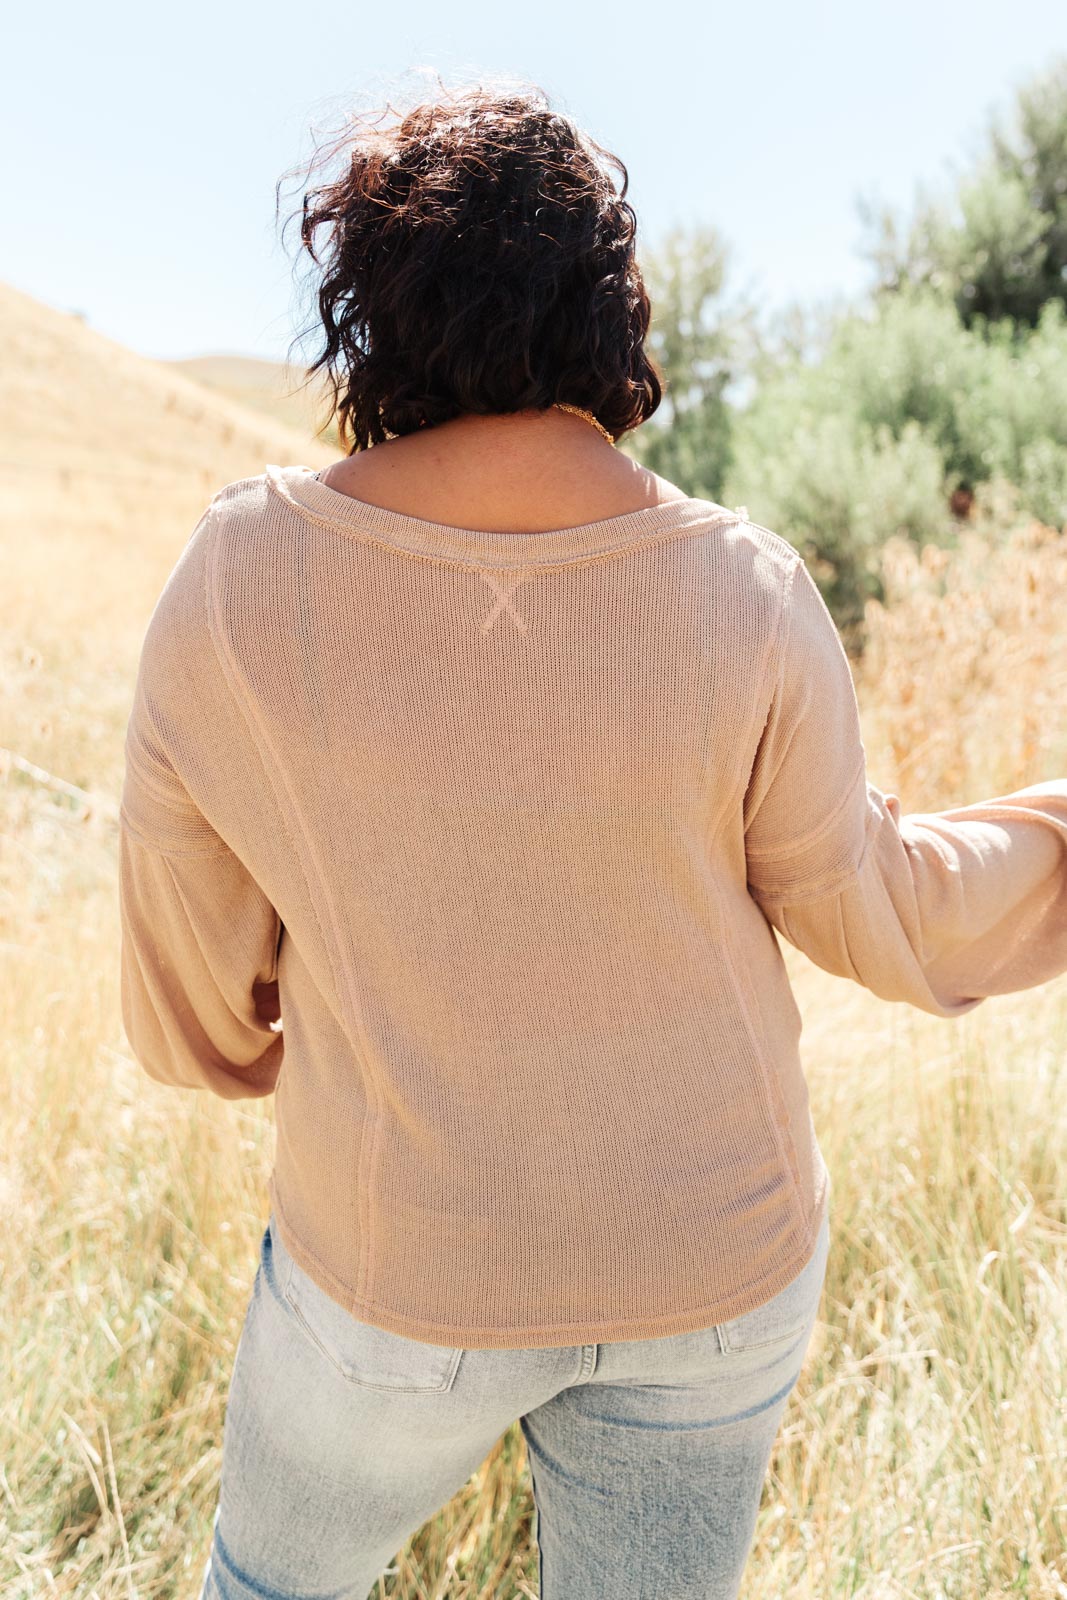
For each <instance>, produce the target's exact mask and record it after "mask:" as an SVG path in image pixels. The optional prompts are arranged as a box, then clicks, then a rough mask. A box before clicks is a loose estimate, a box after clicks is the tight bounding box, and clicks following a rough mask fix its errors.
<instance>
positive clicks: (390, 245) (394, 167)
mask: <svg viewBox="0 0 1067 1600" xmlns="http://www.w3.org/2000/svg"><path fill="white" fill-rule="evenodd" d="M442 87H443V86H442ZM392 109H394V108H393V107H392V106H391V105H389V106H387V107H386V110H392ZM381 115H382V113H377V114H375V115H372V116H370V117H366V116H363V115H361V114H359V113H356V114H353V115H351V116H350V117H349V118H348V119H347V120H346V123H345V127H344V130H343V132H342V133H341V134H340V136H339V137H338V138H337V140H336V141H335V142H333V143H332V144H330V145H329V146H328V147H326V148H325V149H324V150H320V151H319V152H318V153H317V154H316V156H315V157H314V158H313V160H312V163H311V167H310V169H309V172H308V176H309V177H310V175H311V172H312V171H314V169H315V168H316V167H318V166H320V165H322V164H324V163H326V162H329V161H330V160H332V159H333V158H334V157H335V156H338V155H339V156H340V157H341V159H342V166H341V171H340V172H339V174H337V175H335V176H333V177H332V178H328V179H327V180H326V181H322V182H321V183H319V185H318V186H312V187H309V188H308V189H307V192H306V193H305V194H304V196H303V201H302V204H301V206H300V208H299V210H298V212H297V213H296V214H297V215H299V216H300V219H301V224H300V240H301V245H302V246H303V248H304V249H306V251H307V253H308V255H309V256H310V257H311V259H312V261H313V262H314V263H315V266H316V268H318V269H319V271H320V272H321V281H320V282H318V288H317V296H316V297H317V306H318V319H316V320H314V321H313V327H314V328H317V324H318V320H321V324H322V328H323V329H324V330H325V341H326V342H325V347H324V348H323V350H322V351H321V353H320V354H319V356H318V357H317V359H316V360H315V361H314V362H313V363H312V364H311V366H310V367H309V368H308V373H307V375H308V379H311V378H312V377H313V376H314V374H315V373H317V372H319V371H320V370H323V369H324V370H325V373H326V376H327V380H328V383H329V385H330V388H331V390H332V406H331V415H335V416H336V417H337V427H338V435H339V437H340V440H341V443H342V446H348V445H349V442H350V449H349V453H350V454H351V453H354V452H355V451H356V450H361V449H366V448H367V446H368V445H370V444H376V443H379V442H381V441H382V440H384V439H386V438H387V437H390V436H392V437H397V436H399V435H402V434H407V433H412V432H414V431H415V430H416V429H417V428H420V427H433V426H434V425H435V424H436V423H440V422H445V421H447V420H448V419H449V418H451V417H455V416H458V415H460V414H462V413H465V412H476V413H481V414H483V415H484V414H488V413H501V412H515V411H521V410H526V409H529V408H533V409H547V408H548V407H549V406H551V405H553V404H554V403H555V402H556V401H564V402H568V403H570V404H572V405H578V406H583V407H586V408H588V409H589V410H591V411H592V412H593V414H594V415H595V416H596V417H597V418H598V419H599V421H600V422H601V423H602V424H603V426H604V427H605V428H607V430H608V431H609V433H610V434H611V435H612V438H613V439H616V440H617V439H619V438H620V437H621V436H622V435H623V434H624V433H626V432H627V431H628V430H630V429H633V428H636V427H638V426H640V424H641V423H642V422H644V421H646V420H647V418H648V417H650V416H651V415H652V414H653V412H654V411H655V410H656V408H657V407H658V405H659V403H660V400H661V398H662V393H663V379H662V374H661V373H660V372H659V371H658V370H657V368H656V367H655V365H654V363H653V361H652V358H651V356H650V355H649V354H648V353H647V352H646V351H645V349H644V340H645V337H646V334H647V332H648V326H649V321H650V304H649V298H648V294H647V292H646V290H645V285H644V282H643V279H642V276H641V272H640V269H639V267H638V264H637V260H636V257H635V235H636V228H637V219H636V216H635V214H634V211H633V208H632V207H631V206H630V205H629V204H628V203H627V201H626V199H625V195H626V191H627V187H628V183H629V178H628V174H627V171H626V167H625V165H624V164H623V162H622V161H621V160H620V159H619V157H618V156H616V155H613V154H612V153H611V152H610V151H608V150H606V149H605V148H604V147H603V146H602V145H600V144H599V143H597V141H596V140H595V139H592V138H591V137H590V136H589V135H588V134H586V133H584V132H583V131H581V130H580V129H579V128H578V127H577V126H576V125H575V124H574V122H572V121H571V119H570V118H569V117H566V116H564V115H562V114H561V113H560V112H558V111H555V110H552V109H551V108H550V107H549V104H548V99H547V96H546V95H545V93H544V91H543V90H541V89H540V88H537V87H536V86H533V87H526V86H522V87H520V88H519V89H507V90H492V89H486V88H484V87H481V86H479V87H476V88H467V89H464V90H460V91H455V92H450V91H447V90H446V91H445V93H444V94H443V95H441V96H440V97H438V98H436V99H434V100H432V101H426V102H424V103H422V104H419V105H416V106H414V107H413V108H411V109H409V110H407V111H406V112H402V113H400V114H399V118H398V120H397V121H396V122H395V123H393V124H392V125H389V126H387V127H379V126H376V125H375V117H376V116H377V117H380V116H381ZM601 161H603V162H604V163H606V164H607V165H609V166H612V167H614V168H615V169H616V171H617V173H618V174H620V175H621V178H622V185H621V188H619V189H618V190H617V189H616V185H615V183H614V181H613V180H612V177H611V175H610V174H609V173H608V172H606V171H605V170H604V168H603V166H602V164H601ZM290 220H292V219H291V218H290ZM320 228H326V229H327V230H328V233H327V246H326V249H325V251H324V252H320V251H318V250H317V249H316V242H315V236H316V234H317V232H318V230H319V229H320ZM283 235H284V230H283ZM301 259H302V258H301ZM308 331H310V330H305V333H304V334H300V335H298V336H297V337H298V340H299V339H302V338H303V337H305V335H306V333H307V332H308Z"/></svg>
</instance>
